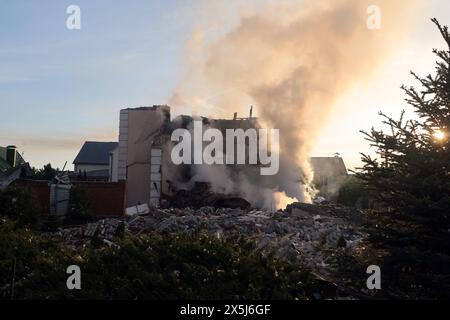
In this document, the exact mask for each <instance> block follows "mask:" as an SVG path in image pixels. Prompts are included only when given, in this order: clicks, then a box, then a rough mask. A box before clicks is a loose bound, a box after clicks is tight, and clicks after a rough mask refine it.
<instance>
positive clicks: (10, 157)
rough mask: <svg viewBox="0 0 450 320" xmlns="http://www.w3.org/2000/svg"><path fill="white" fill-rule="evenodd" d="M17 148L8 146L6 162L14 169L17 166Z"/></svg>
mask: <svg viewBox="0 0 450 320" xmlns="http://www.w3.org/2000/svg"><path fill="white" fill-rule="evenodd" d="M16 149H17V147H16V146H7V147H6V162H8V163H9V165H10V166H11V167H12V168H14V167H15V166H16V160H17V159H16V157H17V154H16Z"/></svg>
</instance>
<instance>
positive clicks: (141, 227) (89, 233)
mask: <svg viewBox="0 0 450 320" xmlns="http://www.w3.org/2000/svg"><path fill="white" fill-rule="evenodd" d="M359 219H360V213H359V211H357V210H354V209H349V208H346V207H341V206H336V205H308V204H300V203H296V204H293V205H290V206H288V208H287V209H286V210H285V211H278V212H274V213H271V212H265V211H259V210H244V209H239V208H237V209H236V208H235V209H232V208H214V207H203V208H200V209H191V208H185V209H177V208H171V209H150V212H149V213H148V214H145V215H137V216H131V217H128V218H126V220H125V221H121V220H116V219H107V220H101V221H98V222H96V223H91V224H88V225H85V226H78V227H75V228H69V229H64V230H60V231H59V232H57V233H56V234H53V236H55V235H57V236H60V237H61V238H62V239H63V241H64V242H65V243H66V244H67V245H70V246H73V247H80V246H83V245H85V244H86V243H87V242H89V241H91V240H92V239H93V238H97V239H101V240H102V241H104V242H106V243H108V244H113V242H114V237H115V236H116V235H117V232H118V229H119V227H120V226H121V225H122V226H123V229H124V230H123V231H124V232H125V233H127V234H131V235H133V236H139V235H141V234H144V233H148V232H158V233H178V232H208V233H210V234H212V235H214V236H216V237H218V238H222V237H232V236H236V235H237V236H243V237H246V238H248V239H253V240H255V241H256V242H257V244H258V247H259V248H260V249H261V250H262V252H269V251H270V252H274V253H275V255H276V256H277V257H279V258H285V259H289V260H291V261H295V262H299V263H302V264H305V265H307V266H309V267H310V268H312V269H313V270H315V271H316V272H318V273H321V274H327V273H328V270H332V269H333V264H335V263H337V262H336V260H335V259H336V252H339V250H346V251H347V252H348V251H352V250H356V248H357V247H358V245H359V244H360V243H361V242H362V241H363V240H364V239H365V238H366V234H365V233H364V232H363V228H362V227H361V226H360V224H359V223H358V221H359Z"/></svg>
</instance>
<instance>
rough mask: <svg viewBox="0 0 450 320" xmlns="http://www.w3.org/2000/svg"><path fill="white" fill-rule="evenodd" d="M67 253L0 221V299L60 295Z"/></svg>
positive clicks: (25, 230) (64, 278) (68, 257)
mask: <svg viewBox="0 0 450 320" xmlns="http://www.w3.org/2000/svg"><path fill="white" fill-rule="evenodd" d="M69 253H70V251H69V250H68V249H66V248H65V247H64V246H61V245H59V244H57V243H54V242H51V241H49V240H45V239H43V238H42V237H40V236H37V235H36V234H35V233H34V232H33V231H32V230H30V229H23V228H19V227H18V225H17V224H16V223H14V222H11V221H7V220H2V221H0V298H2V299H11V298H14V299H36V298H37V299H39V298H40V299H45V298H46V297H55V298H56V297H59V296H60V295H64V289H65V281H66V274H65V270H66V268H67V266H68V265H69V263H70V256H69ZM14 266H15V268H14ZM13 283H14V296H12V292H13V290H12V288H13Z"/></svg>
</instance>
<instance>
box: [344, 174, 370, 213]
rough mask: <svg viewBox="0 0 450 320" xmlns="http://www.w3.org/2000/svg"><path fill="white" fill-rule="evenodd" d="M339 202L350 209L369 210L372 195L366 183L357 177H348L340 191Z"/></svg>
mask: <svg viewBox="0 0 450 320" xmlns="http://www.w3.org/2000/svg"><path fill="white" fill-rule="evenodd" d="M337 202H338V203H340V204H343V205H345V206H349V207H359V208H362V209H368V208H369V206H370V194H369V191H368V190H367V186H366V184H365V183H364V181H362V180H360V179H358V178H357V177H352V176H350V177H348V178H347V180H346V181H345V182H344V183H343V184H342V186H341V187H340V189H339V194H338V198H337Z"/></svg>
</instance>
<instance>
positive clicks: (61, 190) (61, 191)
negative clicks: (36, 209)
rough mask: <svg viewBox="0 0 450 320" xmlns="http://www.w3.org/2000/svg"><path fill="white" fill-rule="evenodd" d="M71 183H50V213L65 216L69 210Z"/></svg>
mask: <svg viewBox="0 0 450 320" xmlns="http://www.w3.org/2000/svg"><path fill="white" fill-rule="evenodd" d="M71 188H72V186H71V185H64V184H52V185H50V214H51V215H55V216H58V217H63V216H65V215H66V214H67V212H68V210H69V200H70V189H71Z"/></svg>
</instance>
